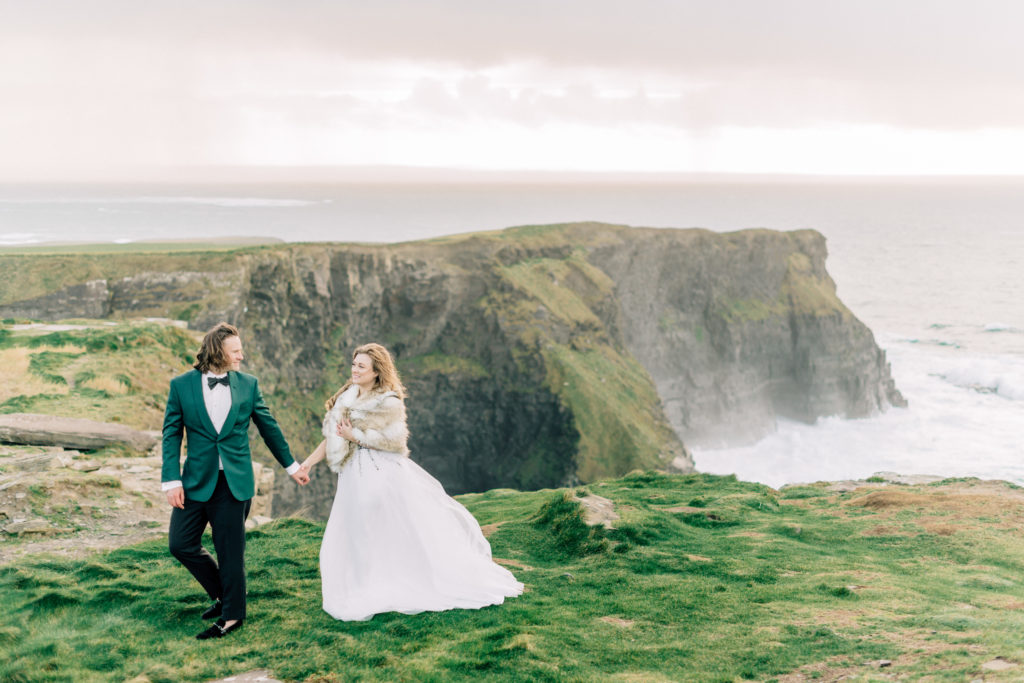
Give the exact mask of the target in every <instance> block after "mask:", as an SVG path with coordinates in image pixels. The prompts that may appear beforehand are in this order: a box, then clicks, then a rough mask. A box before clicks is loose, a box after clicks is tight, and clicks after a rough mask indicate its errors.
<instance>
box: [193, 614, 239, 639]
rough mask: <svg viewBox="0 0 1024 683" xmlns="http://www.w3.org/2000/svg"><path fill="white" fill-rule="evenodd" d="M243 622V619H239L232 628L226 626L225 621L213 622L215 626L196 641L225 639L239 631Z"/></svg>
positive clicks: (198, 635) (201, 634) (199, 635)
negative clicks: (233, 632)
mask: <svg viewBox="0 0 1024 683" xmlns="http://www.w3.org/2000/svg"><path fill="white" fill-rule="evenodd" d="M243 622H244V620H243V619H239V620H238V621H236V622H235V623H233V624H231V626H225V625H224V620H223V619H218V620H217V621H215V622H213V626H211V627H210V628H208V629H206V630H205V631H203V632H202V633H199V634H197V635H196V639H197V640H206V639H208V638H223V637H224V636H226V635H227V634H229V633H231V632H232V631H237V630H238V629H239V628H240V627H241V626H242V623H243Z"/></svg>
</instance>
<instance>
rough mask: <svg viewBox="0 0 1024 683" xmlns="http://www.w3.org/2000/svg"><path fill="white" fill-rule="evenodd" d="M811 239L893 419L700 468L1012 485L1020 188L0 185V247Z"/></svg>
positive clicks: (962, 183)
mask: <svg viewBox="0 0 1024 683" xmlns="http://www.w3.org/2000/svg"><path fill="white" fill-rule="evenodd" d="M583 220H596V221H603V222H608V223H618V224H626V225H633V226H643V227H669V228H688V227H701V228H707V229H710V230H716V231H729V230H738V229H742V228H749V227H763V228H772V229H776V230H795V229H803V228H813V229H815V230H818V231H820V232H821V233H823V234H824V235H825V237H826V238H827V239H828V247H829V259H828V264H827V265H828V270H829V273H830V274H831V275H832V278H833V279H834V280H835V281H836V283H837V286H838V291H839V296H840V298H841V299H842V300H843V301H844V302H845V303H846V305H847V306H848V307H849V308H850V309H851V310H852V311H853V312H854V314H855V315H857V317H858V318H860V319H861V320H862V321H864V322H865V323H866V324H867V325H868V326H869V327H870V328H871V329H872V331H873V332H874V333H875V337H876V339H877V341H878V343H879V344H880V345H881V346H882V348H883V349H885V351H886V353H887V355H888V358H889V360H890V362H891V364H892V370H893V375H894V377H895V379H896V384H897V386H898V387H899V389H900V390H901V391H902V393H903V395H904V396H905V397H906V398H907V400H908V401H909V406H908V407H907V408H894V409H890V410H888V411H886V412H885V413H882V414H879V415H876V416H872V417H869V418H865V419H859V420H842V419H838V418H823V419H820V420H818V422H817V423H816V424H814V425H805V424H797V423H790V422H784V421H780V422H779V423H778V424H777V426H776V430H775V432H774V433H772V434H770V435H768V436H766V437H765V438H764V439H762V440H761V441H759V442H757V443H754V444H747V445H743V446H738V447H737V446H732V447H725V446H724V444H723V445H719V446H721V447H715V445H706V446H702V447H701V448H696V449H694V458H695V461H696V464H697V468H698V470H700V471H702V472H710V473H716V474H729V473H732V474H736V476H738V477H739V478H740V479H744V480H749V481H758V482H762V483H764V484H767V485H769V486H773V487H779V486H781V485H783V484H787V483H799V482H811V481H820V480H837V479H849V478H863V477H867V476H870V475H871V474H873V473H875V472H880V471H889V472H899V473H902V474H934V475H942V476H963V477H980V478H984V479H1005V480H1008V481H1012V482H1015V483H1018V484H1022V485H1024V446H1022V439H1024V179H991V178H973V179H964V178H959V179H957V178H942V179H820V180H818V179H814V180H807V179H792V178H789V179H779V180H767V179H761V178H759V179H735V180H723V179H721V178H719V179H714V180H690V181H678V182H653V181H648V182H624V181H594V182H573V183H568V182H565V183H545V184H540V183H536V184H531V183H472V184H470V183H462V184H460V183H456V182H449V183H436V184H429V183H424V182H419V183H406V184H387V183H367V184H354V183H349V184H310V185H283V184H275V185H220V186H216V185H208V184H207V185H196V186H189V185H179V186H172V185H145V186H142V185H140V186H129V185H120V186H115V185H89V186H74V185H64V186H58V185H32V186H28V185H25V186H18V185H7V186H2V185H0V247H4V246H17V245H28V244H34V243H41V242H51V241H82V240H87V241H94V242H95V241H101V242H130V241H136V240H168V239H185V240H188V239H191V238H196V239H209V238H211V237H263V238H277V239H281V240H285V241H301V242H316V241H334V242H400V241H408V240H416V239H423V238H428V237H436V236H439V235H447V234H454V233H460V232H470V231H479V230H497V229H501V228H505V227H509V226H513V225H530V224H544V223H560V222H568V221H583Z"/></svg>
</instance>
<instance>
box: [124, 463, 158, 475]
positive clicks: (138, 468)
mask: <svg viewBox="0 0 1024 683" xmlns="http://www.w3.org/2000/svg"><path fill="white" fill-rule="evenodd" d="M152 471H153V468H152V467H150V466H148V465H132V466H131V467H128V468H126V469H125V472H127V473H128V474H143V473H145V472H152Z"/></svg>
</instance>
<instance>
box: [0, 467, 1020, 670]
mask: <svg viewBox="0 0 1024 683" xmlns="http://www.w3.org/2000/svg"><path fill="white" fill-rule="evenodd" d="M956 485H957V486H967V487H970V486H972V484H971V482H966V483H963V484H956ZM813 488H815V487H801V489H800V490H797V491H794V492H793V493H798V494H799V495H795V496H789V495H788V493H789V492H783V493H781V494H780V493H778V492H775V491H773V490H771V489H768V488H766V487H763V486H759V485H755V484H748V483H744V482H738V481H736V480H735V479H734V478H732V477H714V476H709V475H677V476H670V475H664V474H659V473H655V472H637V473H633V474H631V475H627V476H625V477H623V478H620V479H616V480H610V481H603V482H598V483H595V484H592V485H590V486H587V487H586V490H587V491H589V492H590V493H592V494H596V495H600V496H604V497H606V498H609V499H611V500H612V501H614V502H615V504H616V507H617V509H618V511H619V513H620V514H621V515H622V519H621V520H620V521H619V522H618V523H617V524H616V525H615V528H614V529H611V530H607V531H605V530H600V531H593V530H589V529H586V528H581V527H580V526H579V524H578V520H579V510H578V509H577V508H576V507H575V506H574V504H573V503H572V501H570V500H569V499H568V498H567V494H568V493H570V491H562V490H556V491H552V490H545V491H535V492H522V493H521V492H516V491H511V490H507V489H503V490H495V491H489V492H487V493H482V494H470V495H466V496H462V497H461V498H460V500H461V501H462V502H463V503H464V504H465V505H466V506H467V507H468V508H469V509H470V510H471V511H472V512H473V513H474V515H476V517H477V519H478V520H479V521H480V522H481V524H484V525H488V524H494V525H497V530H496V531H495V532H494V533H493V535H492V536H491V537H490V540H491V544H492V547H493V550H494V555H495V557H497V558H505V559H507V560H512V561H515V562H517V563H519V566H513V571H514V573H515V574H516V575H517V577H518V578H519V579H520V580H522V581H523V582H524V583H525V584H526V587H527V590H526V593H525V594H524V595H522V596H520V597H518V598H515V599H511V600H509V601H507V602H506V603H505V604H504V605H501V606H495V607H489V608H485V609H482V610H452V611H448V612H442V613H424V614H419V615H400V614H394V613H390V614H383V615H378V616H376V617H375V618H374V619H372V620H370V621H368V622H357V623H345V622H338V621H335V620H333V619H331V618H330V617H329V616H327V615H326V614H325V613H323V612H322V611H321V610H320V593H319V577H318V569H317V553H318V549H319V541H320V537H321V534H322V532H323V525H322V524H320V523H313V522H307V521H302V520H294V519H289V520H280V521H278V522H275V523H273V524H270V525H267V526H264V527H261V528H260V529H257V530H255V531H253V532H250V534H249V539H248V543H249V545H248V549H249V551H248V571H249V598H250V600H249V606H250V619H249V623H247V624H246V625H245V626H244V627H243V629H242V631H240V632H239V633H238V634H237V635H235V636H232V637H230V638H226V639H223V640H219V641H211V642H206V643H200V642H197V641H195V640H194V639H193V638H192V636H193V635H194V634H195V633H196V632H198V631H199V630H200V629H201V628H202V623H201V622H200V620H199V613H200V612H201V611H202V609H203V608H204V607H205V600H204V596H203V595H201V592H200V590H199V589H198V587H197V586H196V585H195V584H194V583H193V581H192V579H191V577H189V576H188V575H187V573H186V572H185V570H184V569H182V568H181V567H180V566H178V565H177V563H176V562H175V561H173V560H172V559H171V558H170V557H169V555H168V554H167V551H166V548H165V546H164V544H163V543H162V542H152V543H145V544H141V545H136V546H131V547H127V548H123V549H120V550H116V551H113V552H109V553H103V554H97V555H94V556H91V557H87V558H85V559H81V560H64V559H53V558H45V557H37V558H33V559H29V560H25V561H22V562H20V563H19V564H17V565H8V566H5V567H2V568H0V601H2V603H3V604H4V605H5V608H6V609H5V610H4V611H2V612H0V680H4V681H67V680H73V681H107V680H118V681H120V680H125V679H131V678H134V677H136V676H146V677H147V678H148V679H149V680H151V681H172V680H173V681H178V680H181V681H203V680H211V679H214V678H217V677H221V676H226V675H230V674H235V673H240V672H243V671H248V670H252V669H257V668H269V669H270V670H271V671H272V672H273V673H274V675H276V676H277V677H278V678H281V679H284V680H288V681H324V680H367V681H460V680H478V679H485V680H495V681H594V680H666V681H736V680H758V681H771V680H773V679H776V678H779V677H781V676H783V675H785V674H790V673H793V672H800V673H801V674H802V675H803V677H804V678H805V679H811V678H815V677H819V676H820V677H822V678H826V679H830V680H831V679H834V678H835V677H837V675H838V674H843V675H847V676H850V677H851V678H853V679H855V680H880V679H881V678H882V676H883V671H879V670H878V669H875V668H873V667H872V666H871V665H870V664H869V663H870V662H872V661H877V660H880V659H888V660H891V661H892V662H893V666H892V667H890V668H887V669H885V670H884V675H886V676H892V677H899V678H902V679H906V680H920V679H921V678H928V679H929V680H936V681H962V680H970V679H973V678H980V677H981V676H982V675H984V676H985V678H986V680H996V679H1000V677H1003V678H1002V679H1003V680H1012V679H1014V677H1015V676H1014V675H1012V674H1014V671H1013V670H1011V671H1009V672H1005V673H1002V674H999V673H994V672H984V671H983V670H982V669H981V664H982V663H984V662H986V661H989V660H991V659H993V658H994V657H996V656H1001V657H1004V658H1006V659H1008V660H1010V661H1018V662H1019V661H1022V660H1024V643H1022V642H1021V638H1020V637H1019V633H1020V631H1021V622H1022V618H1021V608H1022V606H1024V586H1022V583H1021V576H1024V547H1022V545H1021V544H1020V542H1019V538H1018V533H1017V531H1016V528H1015V527H1016V525H1010V524H1007V523H1006V522H1007V520H1008V518H1007V517H1005V516H1004V515H1009V516H1010V517H1013V518H1016V517H1015V516H1017V515H1019V514H1020V513H1021V509H1020V508H1021V507H1022V505H1024V504H1022V503H1021V501H1019V500H1017V499H1015V498H1014V499H1007V498H1000V497H999V496H998V495H995V496H994V497H992V500H994V501H995V502H994V503H992V505H994V506H995V507H994V508H993V509H999V510H1001V511H1002V514H999V513H991V511H986V510H987V508H986V510H982V509H981V508H978V509H977V510H975V509H974V508H972V507H971V506H972V505H975V503H974V502H972V501H973V500H974V499H975V498H977V499H978V500H981V499H982V498H981V497H979V496H974V497H972V496H969V495H961V496H959V497H957V496H956V495H954V494H952V493H950V490H949V488H948V487H938V488H936V487H899V490H898V491H897V492H893V491H891V490H882V493H881V494H879V495H876V494H867V495H866V492H865V491H864V490H861V491H855V492H852V493H844V494H833V493H828V492H825V491H824V489H821V491H822V495H818V496H810V495H807V494H808V493H809V492H810V489H813ZM907 491H911V492H912V493H908V494H904V492H907ZM1006 491H1010V489H1006ZM900 496H904V497H902V498H901V497H900ZM906 496H910V497H906ZM901 506H902V507H901ZM951 506H952V507H951ZM972 510H974V512H971V511H972ZM981 513H984V514H981ZM986 516H992V517H993V520H992V521H991V522H985V521H982V520H983V518H984V517H986ZM949 520H955V521H956V523H957V524H958V525H959V526H957V527H956V529H955V530H954V531H953V532H951V533H946V532H940V533H933V532H930V531H928V529H929V528H930V526H929V525H931V524H933V523H935V522H937V521H944V523H945V522H948V521H949ZM1018 673H1019V670H1018Z"/></svg>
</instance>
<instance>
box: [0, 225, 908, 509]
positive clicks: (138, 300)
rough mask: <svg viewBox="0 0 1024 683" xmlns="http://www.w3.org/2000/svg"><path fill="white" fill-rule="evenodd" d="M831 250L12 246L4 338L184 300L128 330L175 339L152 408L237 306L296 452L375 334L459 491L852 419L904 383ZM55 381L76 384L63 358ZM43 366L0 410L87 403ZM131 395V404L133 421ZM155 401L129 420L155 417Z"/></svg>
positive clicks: (793, 243) (563, 232)
mask: <svg viewBox="0 0 1024 683" xmlns="http://www.w3.org/2000/svg"><path fill="white" fill-rule="evenodd" d="M825 260H826V245H825V240H824V238H823V237H822V236H821V235H820V234H819V233H817V232H814V231H811V230H801V231H795V232H775V231H769V230H744V231H739V232H734V233H725V234H721V233H713V232H710V231H705V230H697V229H693V230H670V229H640V228H629V227H624V226H614V225H607V224H599V223H577V224H566V225H549V226H527V227H519V228H511V229H508V230H504V231H498V232H492V233H474V234H466V235H457V236H452V237H446V238H440V239H434V240H426V241H421V242H410V243H404V244H388V245H372V244H320V243H318V244H285V245H262V246H253V247H246V248H239V249H224V248H223V247H220V248H218V249H210V250H202V249H191V248H188V247H187V246H185V247H179V248H178V249H177V250H173V249H169V250H161V249H158V248H156V247H154V246H153V245H148V246H145V247H142V246H140V248H139V250H138V251H134V252H133V251H125V249H124V246H123V245H119V246H118V248H117V249H111V250H110V251H109V252H102V251H96V250H95V249H89V250H76V249H75V248H68V249H65V250H60V249H56V250H55V251H54V252H52V253H19V252H18V251H17V250H9V251H7V252H4V253H0V272H2V273H3V276H2V277H0V317H2V318H4V319H5V320H8V321H10V323H8V324H7V325H6V326H5V329H6V335H7V337H6V342H5V343H6V344H8V345H10V347H11V348H12V349H13V348H14V347H19V348H24V344H27V342H26V341H25V340H24V338H23V337H24V336H26V335H32V336H34V337H37V339H36V341H34V342H32V343H35V344H42V345H43V346H41V347H39V348H40V349H43V347H45V351H46V352H47V353H48V354H49V355H48V356H46V361H47V363H50V364H58V365H59V363H60V359H61V358H62V357H61V356H60V355H59V354H61V353H69V352H68V351H66V350H65V351H61V350H60V349H61V344H63V343H72V341H71V340H70V337H69V336H68V335H70V336H74V332H60V333H58V332H54V333H51V334H63V335H65V336H64V337H63V338H60V339H58V338H55V337H51V338H50V340H49V341H47V340H46V339H43V338H42V337H45V335H43V334H41V332H40V331H39V330H36V331H32V330H27V329H14V327H15V326H14V325H13V324H11V323H15V322H19V321H21V322H27V321H57V320H67V319H76V318H77V319H88V320H92V321H107V322H109V323H121V324H133V325H138V323H139V322H140V321H142V320H144V319H147V318H154V317H158V318H163V319H172V320H177V321H179V323H180V324H181V325H182V326H184V327H185V328H187V329H178V328H175V329H174V330H169V329H167V328H166V326H165V328H164V330H163V331H161V332H159V333H153V334H151V335H150V336H151V337H154V338H160V339H162V341H160V342H158V343H156V344H155V345H150V346H140V347H139V348H140V349H143V348H144V349H145V350H146V352H147V353H154V352H155V349H156V348H157V347H160V346H161V345H163V346H166V347H167V348H168V349H169V354H170V355H169V356H168V360H167V361H164V362H162V364H161V366H160V368H159V370H156V371H155V372H154V371H153V368H150V370H148V371H147V373H146V374H147V376H146V378H145V379H143V378H141V377H140V378H139V379H138V380H137V381H135V383H134V384H132V385H131V387H132V388H127V389H126V391H124V392H122V394H124V395H125V396H127V397H128V398H126V399H125V402H131V401H130V399H131V397H132V396H135V395H136V394H137V393H139V392H141V391H142V389H141V388H140V387H141V386H142V385H146V386H147V388H146V389H145V392H144V393H145V394H146V395H145V401H144V403H148V404H150V405H152V406H153V407H154V408H156V407H157V406H158V405H159V404H160V401H161V400H162V398H161V397H160V396H159V391H161V389H159V388H157V385H158V384H163V385H164V386H165V382H166V380H168V379H169V378H170V376H173V374H176V373H177V372H180V371H183V370H184V369H186V368H187V367H188V356H189V351H190V349H189V348H188V347H189V344H190V343H191V344H194V335H195V333H198V332H201V331H203V330H205V329H206V328H208V327H209V326H210V325H212V324H214V323H216V322H218V321H220V320H227V321H230V322H232V323H234V324H236V325H238V326H239V327H240V328H241V329H242V330H243V334H244V337H245V345H246V351H247V355H248V361H247V367H248V369H249V370H250V371H252V372H254V373H255V374H256V375H257V376H259V377H260V381H261V384H262V387H263V390H264V393H265V395H266V396H267V399H268V401H269V402H270V404H271V406H272V407H273V409H274V410H275V412H276V414H277V415H278V417H279V419H280V420H281V422H282V424H283V426H284V427H285V431H286V433H287V434H288V436H289V438H290V439H291V441H292V444H293V447H294V448H295V450H296V451H299V452H302V451H307V450H309V449H312V447H313V446H315V445H316V443H317V441H318V440H319V425H320V420H321V418H322V413H323V409H322V402H323V400H324V399H325V398H326V397H327V396H329V395H330V394H331V393H333V391H334V390H335V389H336V388H337V387H338V386H339V385H340V384H341V382H342V381H343V378H344V377H345V375H346V373H347V366H348V354H349V353H350V352H351V349H352V348H354V347H355V346H356V345H358V344H359V343H363V342H366V341H370V340H376V341H379V342H382V343H384V344H386V345H388V346H389V347H390V348H391V349H392V350H393V351H394V353H395V355H396V357H397V359H398V362H399V367H400V369H401V371H402V373H403V378H404V380H405V382H406V384H407V386H408V388H409V390H410V399H409V414H410V428H411V431H412V435H413V437H412V441H411V444H410V445H411V448H412V451H413V457H414V458H415V459H417V460H418V461H419V462H421V463H422V464H423V465H424V466H425V467H426V468H427V469H428V470H430V471H431V472H433V473H435V475H436V476H437V477H438V479H439V480H440V481H441V482H442V483H443V484H444V485H445V486H446V488H448V489H449V490H450V491H452V492H454V493H459V492H467V491H482V490H487V489H490V488H494V487H511V488H518V489H535V488H540V487H547V486H558V485H566V484H570V485H571V484H574V483H585V482H589V481H594V480H596V479H598V478H601V477H608V476H618V475H621V474H623V473H625V472H628V471H630V470H634V469H638V468H640V469H645V468H652V467H653V468H659V469H670V470H673V471H678V472H686V471H690V470H692V460H691V458H690V456H689V452H688V450H687V445H688V444H689V445H694V444H698V443H700V444H706V443H736V442H742V441H749V440H753V439H756V438H758V437H759V436H762V435H764V434H765V433H767V432H769V431H770V430H771V429H772V428H773V426H774V421H775V420H776V419H777V418H778V417H785V418H790V419H798V420H804V421H814V420H815V419H816V418H818V417H820V416H824V415H841V416H845V417H851V418H855V417H861V416H865V415H870V414H872V413H873V412H875V411H880V410H885V409H886V408H887V407H888V406H889V405H900V404H902V401H903V399H902V397H901V396H900V394H899V392H898V390H897V389H896V387H895V386H894V384H893V382H892V379H891V375H890V373H889V367H888V364H887V362H886V360H885V355H884V353H883V352H882V351H881V350H880V349H879V348H878V346H877V344H876V343H875V340H874V338H873V336H872V334H871V331H870V330H869V329H868V328H867V327H866V326H865V325H863V324H862V323H861V322H860V321H858V320H857V319H856V317H855V316H854V315H853V314H852V313H851V312H850V311H849V310H848V309H847V308H846V307H845V306H844V305H843V303H842V302H841V301H840V300H839V299H838V297H837V296H836V291H835V284H834V283H833V282H832V280H831V278H830V277H829V275H828V273H827V271H826V268H825ZM153 324H156V323H153ZM89 334H102V330H101V331H98V332H94V333H84V332H83V335H85V336H88V335H89ZM189 334H192V339H193V340H192V341H190V338H189V336H188V335H189ZM167 335H172V336H174V335H176V336H174V339H173V340H171V338H170V337H167ZM164 337H167V338H166V339H165V338H164ZM19 339H21V341H19ZM23 342H24V343H23ZM47 344H49V346H47ZM98 352H99V349H97V350H96V351H95V353H98ZM19 353H22V355H24V356H25V358H24V362H25V363H26V368H28V366H29V365H31V366H32V367H33V368H35V370H33V371H32V372H30V373H29V374H33V373H34V374H33V377H34V381H41V382H46V381H47V379H46V377H45V376H43V375H46V376H48V377H49V378H50V379H53V378H55V377H58V376H60V377H63V376H64V375H69V376H70V377H71V379H72V383H71V384H74V382H73V380H74V374H75V372H76V371H77V370H75V368H73V367H70V366H62V367H58V368H57V369H56V370H53V368H51V369H50V370H45V371H41V370H39V369H38V368H39V366H40V361H39V360H38V359H37V361H36V362H35V364H34V365H33V364H32V358H35V357H36V355H37V354H38V352H32V351H30V350H28V349H25V350H24V351H22V352H19ZM67 360H68V361H69V363H73V364H78V365H81V364H82V363H88V362H90V361H88V359H87V358H78V357H76V358H72V359H67ZM110 360H111V362H112V363H116V360H115V359H113V358H111V359H110ZM47 367H49V366H47ZM61 373H63V374H61ZM115 374H117V373H115ZM121 374H124V373H121ZM55 381H56V382H57V385H58V386H57V388H59V389H60V391H62V392H63V391H67V392H69V393H70V394H75V391H76V389H75V388H74V387H73V386H71V385H69V384H68V382H67V379H66V378H65V379H64V380H63V381H64V385H65V386H60V381H61V380H55ZM91 381H92V383H93V384H95V382H96V381H98V380H97V379H92V380H91ZM147 382H150V383H152V384H153V386H152V387H149V386H148V385H147ZM87 384H88V383H87ZM75 386H77V385H75ZM69 387H70V388H69ZM47 389H48V388H47V387H37V388H36V390H35V391H36V393H31V392H11V393H10V395H6V396H4V397H2V398H0V411H6V412H27V413H32V412H43V413H51V414H55V415H61V414H64V415H66V416H69V417H73V416H76V412H69V411H76V410H77V408H75V407H74V403H75V402H74V401H70V402H69V401H55V400H43V399H41V398H38V397H39V396H46V395H50V394H52V393H53V392H49V391H47ZM93 389H94V391H103V390H101V389H96V388H95V387H93ZM116 390H117V388H116V387H114V388H110V387H108V388H107V389H106V390H105V391H107V392H108V394H110V395H111V396H113V395H114V394H115V393H116ZM79 393H80V392H79ZM94 398H96V396H94ZM136 398H141V396H136ZM97 400H99V401H100V403H103V401H104V400H105V399H103V398H102V396H100V397H98V398H97ZM4 401H7V403H4ZM11 401H13V403H11ZM5 406H6V407H5ZM138 407H139V406H138V404H137V402H136V404H133V406H132V407H131V409H126V410H125V411H124V415H123V416H122V417H121V419H122V420H126V423H127V424H131V420H132V417H131V416H132V415H136V414H137V413H139V410H138ZM157 412H158V411H156V410H150V411H149V413H147V417H146V418H145V420H144V422H145V423H144V424H143V423H138V424H131V426H134V427H137V428H140V429H156V428H159V425H158V424H154V417H155V416H156V415H157ZM139 419H140V420H141V419H142V418H141V416H140V417H139ZM259 451H260V447H257V452H259ZM310 488H311V491H310V492H308V493H306V492H304V496H303V497H302V498H299V497H298V496H297V494H295V493H294V492H292V491H290V490H288V489H286V488H282V489H281V490H280V491H278V492H275V496H274V514H275V516H279V515H286V514H289V513H292V512H296V511H298V510H304V511H305V512H306V513H309V514H312V515H313V516H318V515H323V514H325V513H326V511H327V509H328V508H329V505H330V497H331V495H332V492H333V482H332V481H330V478H329V477H318V478H317V480H315V481H314V484H313V485H312V486H311V487H310Z"/></svg>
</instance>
